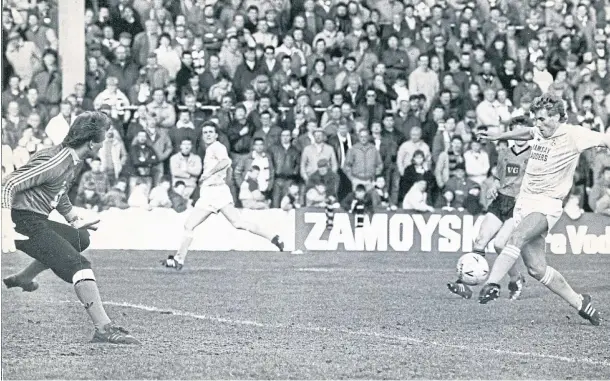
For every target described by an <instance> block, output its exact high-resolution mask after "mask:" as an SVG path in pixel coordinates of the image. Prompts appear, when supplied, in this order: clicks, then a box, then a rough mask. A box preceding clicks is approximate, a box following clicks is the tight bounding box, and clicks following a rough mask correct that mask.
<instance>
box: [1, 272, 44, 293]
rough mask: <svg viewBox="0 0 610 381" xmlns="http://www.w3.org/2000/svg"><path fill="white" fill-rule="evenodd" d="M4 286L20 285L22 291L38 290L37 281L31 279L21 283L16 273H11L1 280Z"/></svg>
mask: <svg viewBox="0 0 610 381" xmlns="http://www.w3.org/2000/svg"><path fill="white" fill-rule="evenodd" d="M2 281H3V282H4V284H5V285H6V288H13V287H20V288H21V290H23V291H24V292H32V291H36V290H38V282H36V281H35V280H31V281H29V282H28V283H21V282H20V281H19V279H17V276H16V275H11V276H9V277H7V278H4V279H3V280H2Z"/></svg>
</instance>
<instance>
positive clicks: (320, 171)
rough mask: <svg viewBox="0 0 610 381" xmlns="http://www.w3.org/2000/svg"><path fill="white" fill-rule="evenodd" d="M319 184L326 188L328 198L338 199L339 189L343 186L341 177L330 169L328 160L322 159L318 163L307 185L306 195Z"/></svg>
mask: <svg viewBox="0 0 610 381" xmlns="http://www.w3.org/2000/svg"><path fill="white" fill-rule="evenodd" d="M317 184H324V185H325V186H326V195H327V196H331V197H335V198H337V197H338V192H339V187H340V186H341V184H340V176H339V175H338V174H337V173H335V172H333V171H332V170H331V169H330V163H329V162H328V160H326V159H320V160H319V161H318V163H317V169H316V171H315V172H313V173H312V174H311V176H310V177H309V179H308V180H307V182H306V183H305V192H304V193H307V192H308V191H309V190H310V189H312V188H314V187H315V186H316V185H317ZM349 192H350V191H348V193H349Z"/></svg>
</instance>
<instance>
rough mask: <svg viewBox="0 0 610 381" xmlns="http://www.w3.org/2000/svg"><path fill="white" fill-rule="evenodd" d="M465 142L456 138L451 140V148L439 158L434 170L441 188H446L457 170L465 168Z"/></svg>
mask: <svg viewBox="0 0 610 381" xmlns="http://www.w3.org/2000/svg"><path fill="white" fill-rule="evenodd" d="M463 147H464V142H463V140H462V138H461V137H459V136H454V137H453V138H452V139H451V147H450V148H449V150H448V151H447V152H443V153H441V154H440V155H439V157H438V163H437V164H436V167H435V168H434V176H435V177H436V183H437V185H438V187H439V188H441V189H442V188H444V187H445V185H446V184H447V182H448V181H449V179H450V178H451V177H453V176H454V175H455V172H456V168H457V167H458V166H462V167H463V169H464V171H465V166H464V152H463Z"/></svg>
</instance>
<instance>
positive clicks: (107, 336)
mask: <svg viewBox="0 0 610 381" xmlns="http://www.w3.org/2000/svg"><path fill="white" fill-rule="evenodd" d="M91 342H92V343H110V344H140V341H138V339H136V338H135V337H133V336H131V335H130V334H129V331H127V330H126V329H125V328H122V327H119V326H116V325H114V324H113V323H109V324H106V325H105V326H104V332H100V330H99V329H96V330H95V333H94V334H93V339H91Z"/></svg>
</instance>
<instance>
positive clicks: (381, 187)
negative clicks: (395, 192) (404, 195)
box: [369, 176, 396, 210]
mask: <svg viewBox="0 0 610 381" xmlns="http://www.w3.org/2000/svg"><path fill="white" fill-rule="evenodd" d="M369 195H370V197H371V200H372V201H373V208H374V209H375V210H377V209H387V210H396V203H395V202H392V201H391V200H390V192H388V189H387V186H386V182H385V178H384V177H383V176H377V178H376V179H375V186H374V187H373V189H371V190H370V191H369Z"/></svg>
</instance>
